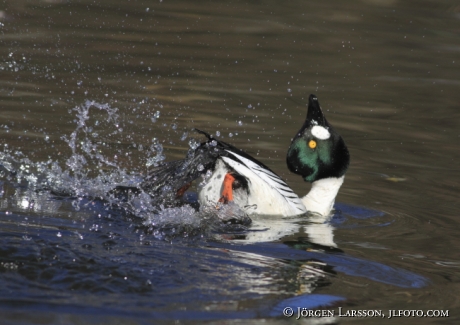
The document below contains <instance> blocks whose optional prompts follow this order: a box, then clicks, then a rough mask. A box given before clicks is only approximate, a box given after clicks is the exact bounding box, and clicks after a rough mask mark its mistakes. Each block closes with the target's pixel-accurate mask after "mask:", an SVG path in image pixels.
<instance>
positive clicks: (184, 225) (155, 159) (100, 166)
mask: <svg viewBox="0 0 460 325" xmlns="http://www.w3.org/2000/svg"><path fill="white" fill-rule="evenodd" d="M93 111H97V112H98V113H102V114H104V117H103V118H102V119H100V120H101V121H103V122H100V120H99V119H96V118H95V117H93V116H92V115H91V113H92V112H93ZM69 112H70V113H72V114H75V119H74V122H75V124H76V127H75V129H74V130H73V131H72V132H71V133H70V135H64V136H61V140H63V141H64V142H65V143H66V144H67V146H68V147H69V148H70V152H71V153H70V156H69V157H68V158H66V159H65V163H64V165H62V163H60V162H58V161H55V160H53V159H48V160H47V161H39V162H34V161H32V160H31V159H30V158H28V157H27V156H25V155H24V154H23V153H21V152H19V151H13V150H11V149H9V148H8V146H5V147H4V150H3V151H2V152H0V165H1V166H2V167H3V168H2V170H0V177H2V178H4V179H6V180H7V181H8V182H10V183H12V184H13V186H21V187H22V188H26V189H27V195H23V196H22V197H20V198H18V201H19V202H21V203H20V206H21V207H23V208H31V207H34V206H33V205H34V204H36V206H35V210H36V209H39V208H40V207H44V206H45V205H46V206H49V207H52V205H50V204H47V203H45V201H51V202H52V201H53V197H51V199H46V200H44V199H40V198H39V197H38V196H37V194H36V192H37V191H38V192H47V193H51V194H52V195H53V196H54V198H57V197H67V198H71V199H72V202H71V206H72V208H73V209H74V210H75V211H79V210H80V209H81V208H82V204H83V205H84V206H88V205H89V204H90V202H91V200H102V201H104V202H107V203H108V204H109V205H110V206H111V207H113V208H116V209H120V210H122V211H125V212H126V213H128V214H129V215H133V216H136V217H138V218H141V220H144V221H143V225H144V226H146V227H148V232H150V233H151V234H153V235H154V236H155V237H156V238H159V239H167V240H169V239H170V238H171V237H176V236H181V237H189V236H191V235H193V236H196V235H200V236H203V235H204V234H208V233H209V232H210V231H216V230H217V231H222V230H225V229H227V230H228V229H231V230H232V231H234V230H235V229H244V226H241V225H242V224H243V225H244V224H245V225H249V223H250V219H249V218H248V217H247V214H246V213H245V211H243V210H241V209H240V208H239V207H238V206H236V205H231V204H230V205H225V206H219V205H216V206H215V207H206V208H202V209H201V210H198V211H197V210H196V209H195V208H194V207H192V206H191V205H188V204H185V205H184V206H181V207H164V206H162V205H160V206H157V205H154V204H153V202H154V201H155V202H158V200H152V198H151V197H150V195H148V194H147V193H145V192H144V191H142V189H139V187H138V185H139V184H140V182H141V181H142V177H141V176H140V175H139V174H135V173H132V172H128V171H127V170H126V169H125V168H122V167H121V166H120V164H119V162H118V161H117V160H116V158H114V159H109V158H108V157H109V154H104V153H103V149H104V138H103V137H102V136H101V135H100V133H99V132H98V128H101V129H102V128H104V130H108V131H109V133H108V136H107V137H114V136H118V137H120V135H121V133H122V132H123V128H122V123H121V121H120V115H119V113H118V109H117V108H112V107H110V105H109V104H100V103H97V102H94V101H86V102H85V103H84V104H82V105H80V106H77V107H75V108H73V109H71V110H70V111H69ZM154 117H155V120H156V119H158V118H159V117H160V113H159V111H157V112H156V113H155V114H154ZM95 119H96V120H95ZM94 120H95V121H94ZM190 141H191V142H190V146H191V148H192V150H193V148H194V147H196V146H197V145H199V143H198V142H196V141H195V140H193V139H192V140H190ZM137 147H138V148H139V149H140V147H141V145H138V146H137ZM143 154H145V155H146V156H147V157H146V162H145V164H144V166H146V167H150V166H158V164H159V163H161V162H162V161H163V160H165V156H164V154H163V147H162V145H161V143H160V141H159V140H158V139H156V138H153V139H152V145H151V146H150V147H148V148H147V150H144V151H143ZM115 157H116V156H115ZM203 176H204V177H203V180H202V183H203V184H204V183H205V182H206V180H207V179H208V178H209V177H210V176H211V175H210V171H209V173H207V174H206V175H203ZM2 185H3V184H2ZM117 186H124V187H130V188H137V189H138V192H137V193H136V194H135V195H128V196H120V195H117V194H115V193H114V192H113V190H114V188H116V187H117ZM2 188H3V186H2ZM2 193H3V190H2ZM88 200H89V201H88ZM192 205H193V202H192ZM195 205H196V199H195ZM234 224H238V226H237V227H236V228H235V227H234V228H229V227H231V226H232V225H234Z"/></svg>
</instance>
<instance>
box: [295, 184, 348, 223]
mask: <svg viewBox="0 0 460 325" xmlns="http://www.w3.org/2000/svg"><path fill="white" fill-rule="evenodd" d="M344 178H345V176H342V177H339V178H336V177H330V178H323V179H320V180H317V181H315V182H313V183H312V186H311V190H310V192H308V194H307V195H305V196H304V197H303V198H302V199H301V200H302V202H303V204H304V205H305V207H306V208H307V210H308V211H309V212H315V213H319V214H321V215H323V216H326V215H328V214H329V213H330V212H331V210H332V208H333V206H334V202H335V197H336V196H337V193H338V192H339V189H340V186H342V183H343V180H344Z"/></svg>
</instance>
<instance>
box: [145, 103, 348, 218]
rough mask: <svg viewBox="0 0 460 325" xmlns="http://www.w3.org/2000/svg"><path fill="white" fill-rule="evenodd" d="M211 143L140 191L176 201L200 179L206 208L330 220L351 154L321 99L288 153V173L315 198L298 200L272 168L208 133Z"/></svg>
mask: <svg viewBox="0 0 460 325" xmlns="http://www.w3.org/2000/svg"><path fill="white" fill-rule="evenodd" d="M197 131H198V132H200V133H202V134H204V135H206V137H207V141H205V142H203V143H202V144H201V145H200V146H199V147H198V148H197V149H195V150H194V151H190V152H189V154H188V155H187V157H186V158H185V159H184V160H178V161H173V162H167V163H164V164H162V165H160V166H158V167H156V168H154V169H153V170H151V171H150V173H149V175H148V176H147V177H146V179H145V180H144V182H143V183H141V185H140V187H141V188H142V189H143V190H144V191H146V192H147V193H149V194H150V195H151V197H152V198H162V199H163V200H164V199H165V198H169V199H170V200H176V199H177V198H178V197H180V196H181V195H182V194H183V193H184V192H185V191H186V190H187V188H188V187H189V186H190V184H191V182H192V181H194V180H195V179H197V178H199V177H200V176H204V175H207V176H209V177H208V178H207V179H206V180H205V183H204V185H203V186H199V192H198V201H199V203H200V205H216V204H217V203H218V202H221V203H226V202H228V201H233V202H234V203H236V204H237V205H238V206H239V207H241V208H242V209H245V210H246V211H247V212H248V214H257V215H280V216H295V215H301V214H305V213H306V212H307V211H310V212H315V213H318V214H321V215H328V214H329V213H330V211H331V210H332V207H333V204H334V200H335V197H336V195H337V193H338V190H339V188H340V186H341V185H342V183H343V179H344V175H345V172H346V170H347V168H348V164H349V154H348V150H347V147H346V146H345V143H344V141H343V139H342V137H341V136H340V135H339V134H338V133H337V132H336V131H335V130H334V129H333V128H332V127H331V126H330V124H329V123H328V122H327V120H326V118H325V117H324V115H323V113H322V111H321V107H320V105H319V102H318V99H317V98H316V96H314V95H311V96H310V98H309V105H308V113H307V118H306V120H305V123H304V125H303V126H302V128H301V129H300V130H299V132H297V134H296V135H295V137H294V139H293V140H292V143H291V145H290V147H289V149H288V153H287V165H288V168H289V169H290V170H291V171H292V172H294V173H296V174H299V175H301V176H302V177H303V178H304V180H305V181H307V182H311V183H312V188H311V190H310V192H309V193H308V194H307V195H306V196H304V197H302V198H299V196H297V194H295V193H294V192H293V190H292V189H291V188H290V187H289V186H288V185H287V184H286V183H285V182H284V181H283V180H282V179H281V178H280V177H279V176H278V175H277V174H276V173H274V172H273V171H272V170H271V169H270V168H268V167H267V166H265V165H264V164H263V163H261V162H260V161H258V160H256V159H255V158H253V157H251V156H250V155H248V154H247V153H245V152H244V151H242V150H240V149H237V148H235V147H234V146H232V145H230V144H228V143H225V142H223V141H220V140H218V139H216V138H214V137H212V136H211V135H209V134H207V133H206V132H203V131H199V130H197Z"/></svg>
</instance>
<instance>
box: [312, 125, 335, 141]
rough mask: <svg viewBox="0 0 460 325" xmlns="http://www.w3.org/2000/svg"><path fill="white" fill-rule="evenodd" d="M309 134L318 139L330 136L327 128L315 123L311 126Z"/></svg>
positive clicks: (325, 138)
mask: <svg viewBox="0 0 460 325" xmlns="http://www.w3.org/2000/svg"><path fill="white" fill-rule="evenodd" d="M311 134H313V136H315V137H316V138H318V139H320V140H327V139H329V138H330V137H331V134H330V133H329V131H328V129H326V128H325V127H322V126H319V125H315V126H313V127H312V129H311Z"/></svg>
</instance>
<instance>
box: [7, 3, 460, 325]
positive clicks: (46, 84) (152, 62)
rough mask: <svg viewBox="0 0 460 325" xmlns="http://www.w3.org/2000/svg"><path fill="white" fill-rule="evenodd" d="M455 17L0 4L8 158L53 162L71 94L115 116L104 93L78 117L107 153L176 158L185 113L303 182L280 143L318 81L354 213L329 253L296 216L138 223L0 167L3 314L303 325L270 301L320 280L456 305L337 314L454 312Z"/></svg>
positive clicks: (376, 9)
mask: <svg viewBox="0 0 460 325" xmlns="http://www.w3.org/2000/svg"><path fill="white" fill-rule="evenodd" d="M459 20H460V6H459V5H458V3H457V2H455V1H443V2H438V1H404V2H402V1H392V0H388V1H385V0H370V1H364V0H363V1H359V2H352V3H350V2H343V1H322V2H305V1H288V2H279V1H246V2H243V1H234V2H220V1H212V2H211V1H171V0H164V1H153V2H147V1H146V2H142V1H99V2H97V1H79V2H71V1H4V2H3V3H2V4H0V23H1V24H0V105H1V106H0V145H1V146H2V147H3V148H4V150H12V151H11V152H10V153H11V154H13V153H14V152H15V151H18V150H19V151H21V152H22V153H23V157H27V158H28V159H30V160H31V161H33V162H38V161H47V160H52V161H54V162H56V163H58V164H60V165H61V166H65V163H66V160H67V159H68V158H69V157H70V156H71V154H72V152H71V150H70V149H69V146H68V145H67V143H66V142H65V141H63V139H62V136H67V137H69V135H70V134H71V133H72V132H73V131H74V130H75V129H76V127H77V126H76V122H77V121H78V118H77V117H76V111H72V109H73V108H75V107H80V106H82V105H84V104H85V101H86V100H90V101H95V102H97V103H101V104H102V103H107V104H108V107H110V108H118V113H117V114H118V115H119V117H118V120H117V122H111V121H108V120H107V119H108V115H107V114H106V112H105V111H100V110H98V109H93V110H91V111H90V113H91V119H90V120H88V122H87V125H90V126H91V127H92V129H91V130H88V134H87V136H88V137H91V138H92V139H94V141H95V142H97V143H99V150H100V153H101V154H103V155H104V156H105V157H108V158H109V159H110V160H111V161H115V164H116V166H117V167H118V168H121V169H125V170H128V171H134V172H139V173H145V171H146V170H147V168H146V166H145V162H146V160H147V158H149V157H151V156H152V153H151V152H149V151H148V150H147V148H148V147H149V146H150V145H152V144H154V143H157V142H156V141H158V143H161V144H162V146H163V148H164V152H163V154H165V155H166V159H167V160H172V159H177V158H181V157H183V156H184V154H185V151H186V150H187V149H188V141H189V138H187V139H185V140H181V138H182V136H183V135H184V133H187V136H188V137H191V136H193V133H192V132H191V129H192V128H194V127H195V128H199V129H204V130H207V131H209V132H212V133H215V132H217V131H219V132H220V134H221V136H220V137H221V138H222V139H223V140H224V141H228V142H231V143H232V144H234V145H235V146H237V147H239V148H242V149H244V150H246V151H247V152H248V153H250V154H252V155H254V156H255V157H257V159H259V160H261V161H263V162H264V163H265V164H267V165H268V166H269V167H270V168H272V169H273V170H274V171H276V172H277V173H278V174H279V175H281V176H282V177H283V178H285V179H286V181H287V182H288V183H289V184H290V185H291V187H292V188H293V189H294V190H295V191H296V192H297V193H298V194H299V195H303V194H304V193H306V192H307V191H308V184H306V183H304V182H303V181H302V180H301V179H300V178H298V176H296V175H293V174H290V173H289V172H288V171H287V168H286V164H285V154H286V150H287V147H288V145H289V143H290V139H291V137H292V136H294V134H295V132H296V131H297V130H298V128H299V127H300V126H301V124H302V121H303V119H304V117H305V114H306V106H305V104H306V102H307V98H308V96H309V94H311V93H315V94H316V95H317V96H318V98H319V100H320V102H321V104H322V107H323V110H324V111H325V114H326V116H327V118H328V120H329V121H330V123H331V124H332V125H333V126H334V127H335V128H336V129H337V130H338V131H339V132H340V133H341V135H342V136H343V137H344V139H345V141H346V143H347V146H348V148H349V150H350V153H351V158H352V160H351V166H350V169H349V171H348V173H347V176H346V179H345V183H344V185H343V187H342V189H341V191H340V193H339V196H338V199H337V201H338V202H340V203H341V204H343V205H344V206H343V209H344V210H347V211H348V210H349V211H348V212H347V213H348V214H347V213H345V212H344V213H343V215H336V216H335V219H334V220H333V222H332V224H331V226H332V227H333V228H335V229H334V230H333V234H334V242H335V244H336V245H337V249H335V250H332V251H328V250H326V253H322V254H323V255H315V253H314V251H313V252H312V251H311V250H312V249H315V248H318V247H313V248H312V247H311V245H309V244H308V241H307V243H306V242H305V240H306V239H305V238H306V234H305V233H303V232H302V231H300V232H296V231H293V232H292V233H291V234H290V235H288V236H287V237H285V238H282V239H281V240H277V241H276V242H275V243H270V244H267V243H264V244H261V243H253V244H244V243H243V242H239V241H238V240H227V239H228V238H227V237H226V236H225V234H223V235H222V234H221V235H222V236H221V237H219V238H217V239H216V238H215V236H208V234H207V233H206V234H203V235H197V236H195V237H194V236H191V237H193V238H192V239H190V238H182V237H181V236H179V238H176V239H175V240H172V241H167V240H160V239H157V238H155V237H154V236H153V235H152V234H148V233H147V234H145V237H142V238H140V235H141V234H142V230H139V229H138V227H139V222H138V221H136V220H131V219H130V217H129V216H126V215H124V214H123V213H121V212H113V211H109V212H107V209H106V206H104V205H103V203H100V202H99V203H97V202H96V203H94V204H92V203H89V205H88V206H86V207H85V208H83V209H79V210H76V209H75V208H74V207H73V206H72V202H71V201H69V200H66V199H63V200H58V199H56V198H53V197H52V196H49V195H46V194H40V193H38V194H37V193H35V192H34V191H33V190H30V189H28V188H27V185H24V184H23V185H24V186H23V187H22V188H21V187H20V186H19V185H18V184H16V185H14V184H13V185H12V184H9V182H8V180H7V179H6V176H5V175H4V177H2V181H3V183H2V186H3V191H4V192H3V196H2V198H1V204H0V206H1V210H0V232H1V240H2V244H1V246H0V262H1V263H2V264H1V265H0V282H1V289H0V309H1V313H2V315H3V316H2V317H3V319H4V323H6V324H19V323H21V324H24V323H26V324H29V323H30V324H39V323H40V324H88V323H101V322H102V323H112V322H113V323H116V322H119V323H127V324H137V323H152V324H153V323H158V322H165V323H170V322H172V321H173V320H178V323H197V324H198V323H203V322H210V323H216V324H237V323H250V322H252V323H259V322H261V321H262V320H264V321H265V322H266V323H268V324H275V323H285V322H294V323H297V322H299V321H296V320H294V318H290V319H286V318H284V317H283V316H281V315H280V316H278V317H276V316H277V315H276V310H277V309H276V308H275V307H276V306H277V305H278V304H283V301H285V299H289V298H292V297H295V296H299V295H304V296H303V297H307V298H305V300H300V301H297V302H296V304H297V305H298V307H303V306H308V305H307V303H311V301H314V300H315V299H316V298H314V297H315V296H312V297H313V298H311V299H310V300H309V298H308V295H310V294H311V293H314V294H318V295H332V296H335V297H342V298H344V300H342V301H341V302H336V303H334V304H332V305H331V306H329V307H327V308H328V309H329V310H335V311H337V310H338V309H337V308H338V307H339V306H341V307H343V308H344V310H345V309H355V310H356V309H366V310H367V309H378V310H383V311H385V312H387V311H388V310H389V309H403V310H406V309H417V310H424V311H427V310H449V315H450V317H448V318H426V317H425V318H421V319H420V318H417V317H409V318H405V317H402V318H394V319H392V320H389V319H380V318H377V319H376V318H339V319H335V320H334V321H335V322H339V323H348V322H352V323H354V322H359V323H360V324H364V323H365V324H367V323H369V324H380V323H382V324H389V323H392V324H412V323H414V324H415V323H416V324H419V323H424V324H425V323H426V324H437V323H441V322H442V323H452V324H456V323H457V322H458V321H459V313H458V309H459V307H460V301H459V298H458V293H459V291H460V286H459V274H460V273H459V268H460V256H459V253H458V249H457V248H458V247H459V246H460V240H459V238H460V227H459V222H460V221H459V215H460V213H459V212H460V207H459V194H458V191H459V185H458V180H459V179H460V167H459V165H460V164H459V158H460V153H459V152H460V151H459V149H460V148H459V138H460V131H459V130H460V111H459V109H458V107H459V103H460V94H459V92H458V89H459V85H460V81H459V75H460V74H459V73H460V69H459V68H458V66H459V64H460V60H459V54H460V45H459V44H460V34H459ZM157 111H159V112H160V116H159V117H158V118H157V119H156V122H153V121H152V118H154V119H155V114H156V112H157ZM230 133H231V134H232V136H231V137H230ZM154 138H156V139H157V140H153V139H154ZM140 144H142V147H140V146H139V145H140ZM115 156H116V158H115ZM93 167H94V173H93V174H94V175H96V174H97V173H98V172H100V170H102V171H107V172H110V166H106V165H100V166H98V165H97V164H96V163H94V166H93ZM93 174H92V173H89V174H88V175H87V177H88V178H90V177H93V176H94V175H93ZM13 183H14V182H13ZM31 198H33V200H34V202H35V204H34V205H33V206H31V205H30V200H31ZM359 207H362V208H366V209H370V210H372V211H374V212H372V211H367V210H366V211H365V212H363V213H364V214H363V215H360V210H359ZM375 211H380V212H382V213H380V214H379V213H376V212H375ZM261 222H262V224H264V221H263V220H262V221H261ZM265 222H266V224H267V225H270V223H271V222H273V220H267V221H265ZM275 222H277V221H276V220H275ZM95 225H97V227H95ZM101 227H102V228H101ZM286 227H290V226H289V220H287V221H286ZM293 228H295V227H293ZM58 233H59V234H60V236H58V235H57V234H58ZM219 236H220V235H219ZM82 237H83V238H82ZM230 237H231V236H230ZM230 239H231V238H230ZM340 251H342V252H340ZM334 254H339V255H334ZM340 254H342V255H340ZM342 257H343V258H344V260H341V258H342ZM318 263H324V264H327V266H324V267H323V266H321V267H320V266H318V265H319V264H318ZM385 267H389V268H390V269H385ZM311 268H313V269H321V270H323V271H324V272H325V275H324V276H323V275H321V276H319V275H318V274H316V273H315V272H313V273H311ZM308 270H310V272H309V271H308ZM392 272H393V273H392ZM405 272H407V273H405ZM312 274H313V275H312ZM418 277H421V278H420V279H426V280H427V282H424V281H422V282H423V285H417V283H419V282H417V279H419V278H418ZM411 281H412V282H411ZM313 321H315V319H303V322H304V323H311V322H313Z"/></svg>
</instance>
